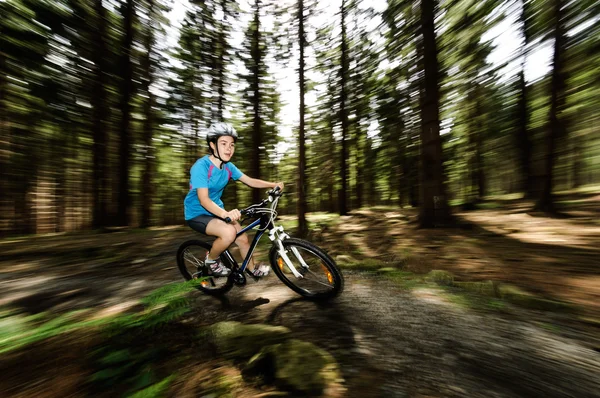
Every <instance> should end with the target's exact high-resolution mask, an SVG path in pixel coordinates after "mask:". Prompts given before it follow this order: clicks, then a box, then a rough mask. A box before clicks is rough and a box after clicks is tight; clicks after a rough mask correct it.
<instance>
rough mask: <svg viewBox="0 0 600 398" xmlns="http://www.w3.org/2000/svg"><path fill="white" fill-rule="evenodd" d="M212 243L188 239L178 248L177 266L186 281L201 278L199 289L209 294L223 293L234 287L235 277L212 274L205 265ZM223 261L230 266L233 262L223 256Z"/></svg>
mask: <svg viewBox="0 0 600 398" xmlns="http://www.w3.org/2000/svg"><path fill="white" fill-rule="evenodd" d="M211 247H212V245H211V244H210V243H206V242H202V241H200V240H188V241H186V242H184V243H182V244H181V246H179V250H177V267H178V268H179V272H181V275H183V277H184V278H185V280H186V281H189V280H191V279H197V280H199V283H198V285H197V286H196V287H197V288H198V289H199V290H201V291H203V292H204V293H207V294H212V295H215V296H217V295H221V294H225V293H227V292H228V291H229V290H231V288H232V287H233V278H232V277H231V274H230V275H229V276H222V277H215V276H212V273H211V272H210V269H209V268H208V267H207V266H205V265H204V260H205V259H206V254H207V253H208V252H209V251H210V249H211ZM221 261H222V262H223V264H224V265H226V266H227V267H228V268H231V264H229V262H228V261H227V260H226V259H225V258H224V256H221Z"/></svg>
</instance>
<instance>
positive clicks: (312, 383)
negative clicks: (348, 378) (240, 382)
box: [243, 339, 342, 397]
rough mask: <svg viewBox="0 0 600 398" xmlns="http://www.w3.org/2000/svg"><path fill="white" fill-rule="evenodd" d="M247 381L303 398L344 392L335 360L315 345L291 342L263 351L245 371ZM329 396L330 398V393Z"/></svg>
mask: <svg viewBox="0 0 600 398" xmlns="http://www.w3.org/2000/svg"><path fill="white" fill-rule="evenodd" d="M243 374H244V375H245V376H247V377H252V376H254V377H256V376H258V377H260V378H262V379H263V381H264V382H266V383H269V384H271V383H272V384H274V385H276V386H277V387H279V388H281V389H283V390H287V391H292V392H294V393H296V394H300V395H302V396H311V397H316V396H321V395H323V394H325V393H326V391H332V390H339V389H340V388H341V382H342V378H341V373H340V370H339V367H338V364H337V362H336V361H335V359H334V358H333V357H332V356H331V354H329V353H328V352H327V351H324V350H322V349H321V348H319V347H317V346H315V345H314V344H312V343H308V342H305V341H300V340H295V339H291V340H288V341H286V342H284V343H281V344H275V345H271V346H268V347H264V348H263V349H262V350H261V351H260V352H259V353H258V354H256V355H255V356H254V357H252V358H251V359H250V361H249V362H248V364H247V365H246V367H245V368H244V370H243ZM326 395H328V396H329V395H330V394H329V393H327V394H326Z"/></svg>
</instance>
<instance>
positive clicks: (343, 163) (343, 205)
mask: <svg viewBox="0 0 600 398" xmlns="http://www.w3.org/2000/svg"><path fill="white" fill-rule="evenodd" d="M340 13H341V17H342V21H341V23H342V54H341V57H342V59H341V70H340V85H341V97H340V119H341V122H342V153H341V156H340V178H341V180H342V181H341V182H342V187H341V189H340V195H339V201H340V215H342V216H344V215H346V214H348V203H347V193H348V138H349V137H348V111H347V109H346V106H347V101H348V92H347V83H348V69H349V66H348V62H349V60H348V38H347V35H346V0H342V6H341V10H340Z"/></svg>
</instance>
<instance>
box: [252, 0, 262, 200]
mask: <svg viewBox="0 0 600 398" xmlns="http://www.w3.org/2000/svg"><path fill="white" fill-rule="evenodd" d="M254 7H255V8H254V31H253V32H252V47H251V52H252V54H251V55H252V60H253V62H252V68H251V69H252V70H251V73H252V83H251V90H252V93H253V96H252V119H253V123H252V146H253V150H252V155H251V166H250V170H251V173H252V177H254V178H261V173H260V147H261V144H262V137H261V135H262V134H261V132H262V131H261V127H262V123H261V118H260V103H261V101H262V93H261V90H260V88H261V85H260V70H261V63H262V62H263V59H262V51H261V49H260V39H261V38H260V0H256V2H255V6H254ZM260 200H261V192H260V190H259V189H253V190H252V203H258V202H260Z"/></svg>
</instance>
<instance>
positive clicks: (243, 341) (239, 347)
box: [200, 321, 291, 359]
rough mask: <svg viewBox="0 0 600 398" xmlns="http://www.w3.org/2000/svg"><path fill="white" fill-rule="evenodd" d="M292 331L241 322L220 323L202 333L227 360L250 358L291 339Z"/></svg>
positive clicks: (281, 327)
mask: <svg viewBox="0 0 600 398" xmlns="http://www.w3.org/2000/svg"><path fill="white" fill-rule="evenodd" d="M290 334H291V331H290V330H289V329H288V328H286V327H283V326H270V325H262V324H255V325H246V324H243V323H240V322H233V321H228V322H219V323H216V324H214V325H211V326H209V327H207V328H205V329H204V330H202V332H201V333H200V335H201V336H200V337H201V338H204V339H207V340H208V341H209V343H211V344H212V345H213V346H214V347H215V348H216V350H217V352H218V353H219V354H221V355H223V356H224V357H226V358H230V359H232V358H235V359H245V358H250V357H251V356H253V355H254V354H256V353H257V352H259V351H260V350H261V349H262V348H263V347H265V346H269V345H273V344H277V343H281V342H283V341H285V340H287V339H289V337H290Z"/></svg>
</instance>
